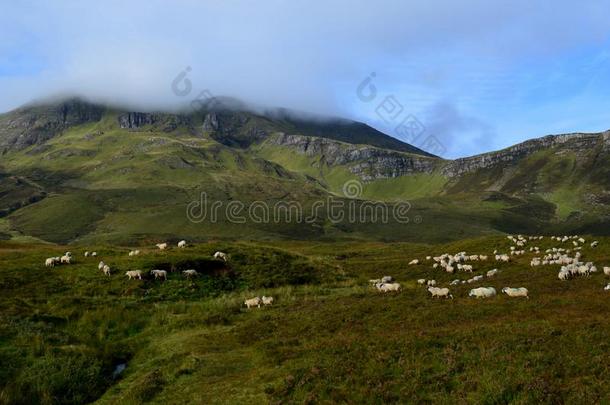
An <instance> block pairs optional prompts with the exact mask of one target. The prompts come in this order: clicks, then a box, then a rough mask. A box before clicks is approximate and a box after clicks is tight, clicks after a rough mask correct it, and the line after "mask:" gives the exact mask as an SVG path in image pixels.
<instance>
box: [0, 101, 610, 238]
mask: <svg viewBox="0 0 610 405" xmlns="http://www.w3.org/2000/svg"><path fill="white" fill-rule="evenodd" d="M222 101H223V102H214V103H211V102H208V103H206V104H202V105H200V106H197V109H190V110H185V111H182V112H148V111H133V110H131V109H128V108H122V107H117V106H106V105H99V104H95V103H89V102H86V101H83V100H79V99H68V100H63V101H57V102H49V103H38V104H31V105H27V106H24V107H21V108H18V109H16V110H14V111H11V112H9V113H6V114H2V115H0V156H1V158H0V238H24V237H34V238H39V239H42V240H47V241H52V242H80V243H85V242H90V241H108V242H117V243H130V242H134V241H148V240H156V239H160V238H164V239H168V240H173V239H177V238H189V239H192V240H199V239H208V238H241V239H248V238H252V239H276V238H298V239H326V238H328V239H341V238H349V239H354V238H356V239H383V240H386V239H387V240H417V241H442V240H450V239H457V238H461V237H466V236H476V235H483V234H489V233H498V232H524V233H526V232H546V233H548V232H569V231H578V232H592V233H607V232H608V226H607V225H608V224H609V222H610V219H609V218H610V217H609V213H610V210H609V207H610V193H609V190H610V184H609V183H610V163H609V162H610V160H609V159H608V154H609V151H610V132H605V133H600V134H568V135H557V136H547V137H543V138H540V139H533V140H530V141H527V142H524V143H522V144H519V145H515V146H513V147H510V148H507V149H505V150H501V151H497V152H490V153H485V154H482V155H478V156H473V157H468V158H463V159H456V160H444V159H441V158H438V157H436V156H434V155H432V154H430V153H427V152H425V151H422V150H420V149H418V148H415V147H413V146H411V145H408V144H406V143H403V142H400V141H398V140H396V139H394V138H391V137H389V136H387V135H385V134H383V133H381V132H379V131H377V130H375V129H373V128H371V127H369V126H367V125H365V124H362V123H358V122H353V121H348V120H341V119H336V118H333V119H329V118H321V117H313V116H308V115H307V114H303V113H297V112H293V111H289V110H281V109H279V110H267V111H258V112H255V111H251V110H249V109H247V108H245V107H244V106H243V105H240V104H239V103H234V102H233V103H228V102H226V100H222ZM202 193H205V201H206V203H207V204H208V205H207V206H206V207H207V208H211V205H210V204H212V203H214V202H216V203H217V204H218V205H219V206H220V208H218V209H217V211H219V212H220V214H222V215H220V214H219V215H217V217H216V218H212V212H211V211H210V212H209V213H208V214H209V215H208V216H206V218H202V217H201V215H200V216H199V217H196V218H193V216H191V217H190V218H189V217H187V207H190V208H189V209H194V208H197V209H198V207H199V206H200V205H201V204H200V203H198V202H200V201H201V198H202V197H201V196H202ZM329 199H333V201H335V200H336V201H338V202H340V203H342V204H344V206H345V207H348V206H349V207H351V206H352V205H354V206H355V207H356V208H357V209H360V208H362V209H361V210H360V211H359V213H360V214H361V215H362V218H360V217H359V218H358V220H354V218H348V217H347V216H345V217H344V218H342V219H340V220H337V218H334V217H333V215H332V213H330V212H329V211H328V205H329V204H326V203H328V201H329ZM320 202H324V203H325V204H324V208H325V210H322V211H320V210H319V209H318V208H316V207H318V205H319V204H320ZM371 202H378V204H380V205H381V203H383V204H385V208H386V210H387V212H394V211H392V210H396V209H397V208H398V207H403V208H404V207H407V208H406V209H405V210H406V212H407V214H406V215H405V216H404V217H401V218H396V216H392V215H389V216H388V217H389V218H387V221H382V220H379V218H377V219H375V218H374V216H375V215H377V213H376V212H375V211H374V209H373V208H371V204H372V203H371ZM286 203H292V207H293V208H294V206H296V205H298V206H299V207H300V208H299V209H300V210H301V211H300V212H301V213H303V215H302V217H303V218H301V220H300V221H297V220H294V219H291V220H287V216H288V215H291V213H290V212H289V211H287V208H286V207H284V208H282V210H280V211H278V210H275V208H273V207H276V206H278V204H279V205H281V204H286ZM239 204H242V205H243V206H242V208H241V212H242V213H244V212H245V213H247V214H248V216H249V220H247V221H246V222H245V223H242V222H241V219H240V218H237V219H236V218H231V215H230V213H229V212H228V211H227V210H229V211H230V209H237V208H239V207H238V206H239ZM257 204H258V205H261V204H264V206H266V207H271V208H269V210H268V212H269V213H271V217H270V218H268V219H266V218H259V217H258V216H256V215H255V217H256V218H254V220H253V218H252V212H248V210H249V209H252V207H253V206H257ZM350 204H351V205H350ZM228 207H233V208H230V209H229V208H228ZM199 208H200V207H199ZM259 209H260V207H259ZM357 209H356V211H358V210H357ZM189 212H190V211H189ZM261 212H262V211H261ZM363 212H364V213H363ZM206 213H207V211H206ZM259 213H260V212H259ZM274 213H277V218H275V217H274V215H273V214H274ZM308 213H309V214H311V215H307V214H308ZM227 214H229V215H227ZM305 217H307V218H306V219H307V221H306V220H305Z"/></svg>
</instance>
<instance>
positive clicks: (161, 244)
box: [155, 243, 167, 250]
mask: <svg viewBox="0 0 610 405" xmlns="http://www.w3.org/2000/svg"><path fill="white" fill-rule="evenodd" d="M155 246H157V247H158V248H159V250H165V249H167V243H157V244H156V245H155Z"/></svg>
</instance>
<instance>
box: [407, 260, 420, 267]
mask: <svg viewBox="0 0 610 405" xmlns="http://www.w3.org/2000/svg"><path fill="white" fill-rule="evenodd" d="M414 264H419V260H418V259H413V260H411V261H410V262H409V266H411V265H414Z"/></svg>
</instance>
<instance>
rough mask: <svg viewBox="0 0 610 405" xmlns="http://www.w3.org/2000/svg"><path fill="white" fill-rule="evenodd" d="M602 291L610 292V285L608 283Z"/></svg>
mask: <svg viewBox="0 0 610 405" xmlns="http://www.w3.org/2000/svg"><path fill="white" fill-rule="evenodd" d="M604 290H605V291H610V283H608V285H607V286H605V287H604Z"/></svg>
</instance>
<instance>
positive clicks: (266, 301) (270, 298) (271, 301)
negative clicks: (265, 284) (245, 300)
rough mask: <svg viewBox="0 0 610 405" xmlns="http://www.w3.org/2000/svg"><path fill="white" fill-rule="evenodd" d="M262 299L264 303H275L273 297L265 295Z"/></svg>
mask: <svg viewBox="0 0 610 405" xmlns="http://www.w3.org/2000/svg"><path fill="white" fill-rule="evenodd" d="M262 301H263V305H272V304H273V297H265V296H264V295H263V298H262Z"/></svg>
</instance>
